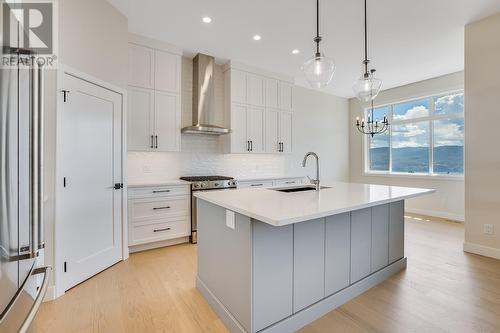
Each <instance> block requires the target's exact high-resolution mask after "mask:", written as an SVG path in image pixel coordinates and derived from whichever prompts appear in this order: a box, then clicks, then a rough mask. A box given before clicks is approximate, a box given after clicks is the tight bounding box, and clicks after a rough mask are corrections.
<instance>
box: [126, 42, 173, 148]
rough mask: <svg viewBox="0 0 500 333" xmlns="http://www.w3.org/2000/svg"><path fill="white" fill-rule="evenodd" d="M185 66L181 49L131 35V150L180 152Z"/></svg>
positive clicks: (129, 104)
mask: <svg viewBox="0 0 500 333" xmlns="http://www.w3.org/2000/svg"><path fill="white" fill-rule="evenodd" d="M181 66H182V58H181V55H180V52H179V51H178V50H172V48H170V47H168V46H164V44H163V43H161V42H157V41H154V40H151V39H148V38H142V37H140V36H135V35H131V41H130V43H129V89H128V94H129V103H128V150H129V151H180V149H181V148H180V147H181V145H180V141H181V105H180V100H181V97H180V94H181V68H182V67H181Z"/></svg>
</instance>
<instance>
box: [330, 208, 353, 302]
mask: <svg viewBox="0 0 500 333" xmlns="http://www.w3.org/2000/svg"><path fill="white" fill-rule="evenodd" d="M325 230H326V236H325V240H326V241H325V296H330V295H332V294H335V293H336V292H337V291H339V290H341V289H344V288H345V287H347V286H348V285H349V282H350V280H349V277H350V273H351V272H350V269H351V217H350V214H349V213H344V214H339V215H334V216H329V217H327V218H326V229H325Z"/></svg>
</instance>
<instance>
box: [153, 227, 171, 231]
mask: <svg viewBox="0 0 500 333" xmlns="http://www.w3.org/2000/svg"><path fill="white" fill-rule="evenodd" d="M169 230H171V228H164V229H155V230H153V232H162V231H169Z"/></svg>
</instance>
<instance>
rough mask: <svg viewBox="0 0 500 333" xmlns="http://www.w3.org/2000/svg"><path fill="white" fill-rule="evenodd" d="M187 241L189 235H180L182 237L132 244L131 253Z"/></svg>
mask: <svg viewBox="0 0 500 333" xmlns="http://www.w3.org/2000/svg"><path fill="white" fill-rule="evenodd" d="M186 243H189V237H180V238H174V239H167V240H164V241H159V242H153V243H145V244H139V245H132V246H130V249H129V250H130V253H136V252H142V251H149V250H153V249H158V248H162V247H167V246H173V245H179V244H186Z"/></svg>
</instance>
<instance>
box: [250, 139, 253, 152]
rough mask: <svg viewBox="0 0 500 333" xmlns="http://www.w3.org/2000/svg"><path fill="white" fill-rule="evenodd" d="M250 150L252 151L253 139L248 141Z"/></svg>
mask: <svg viewBox="0 0 500 333" xmlns="http://www.w3.org/2000/svg"><path fill="white" fill-rule="evenodd" d="M250 151H253V141H250Z"/></svg>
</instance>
